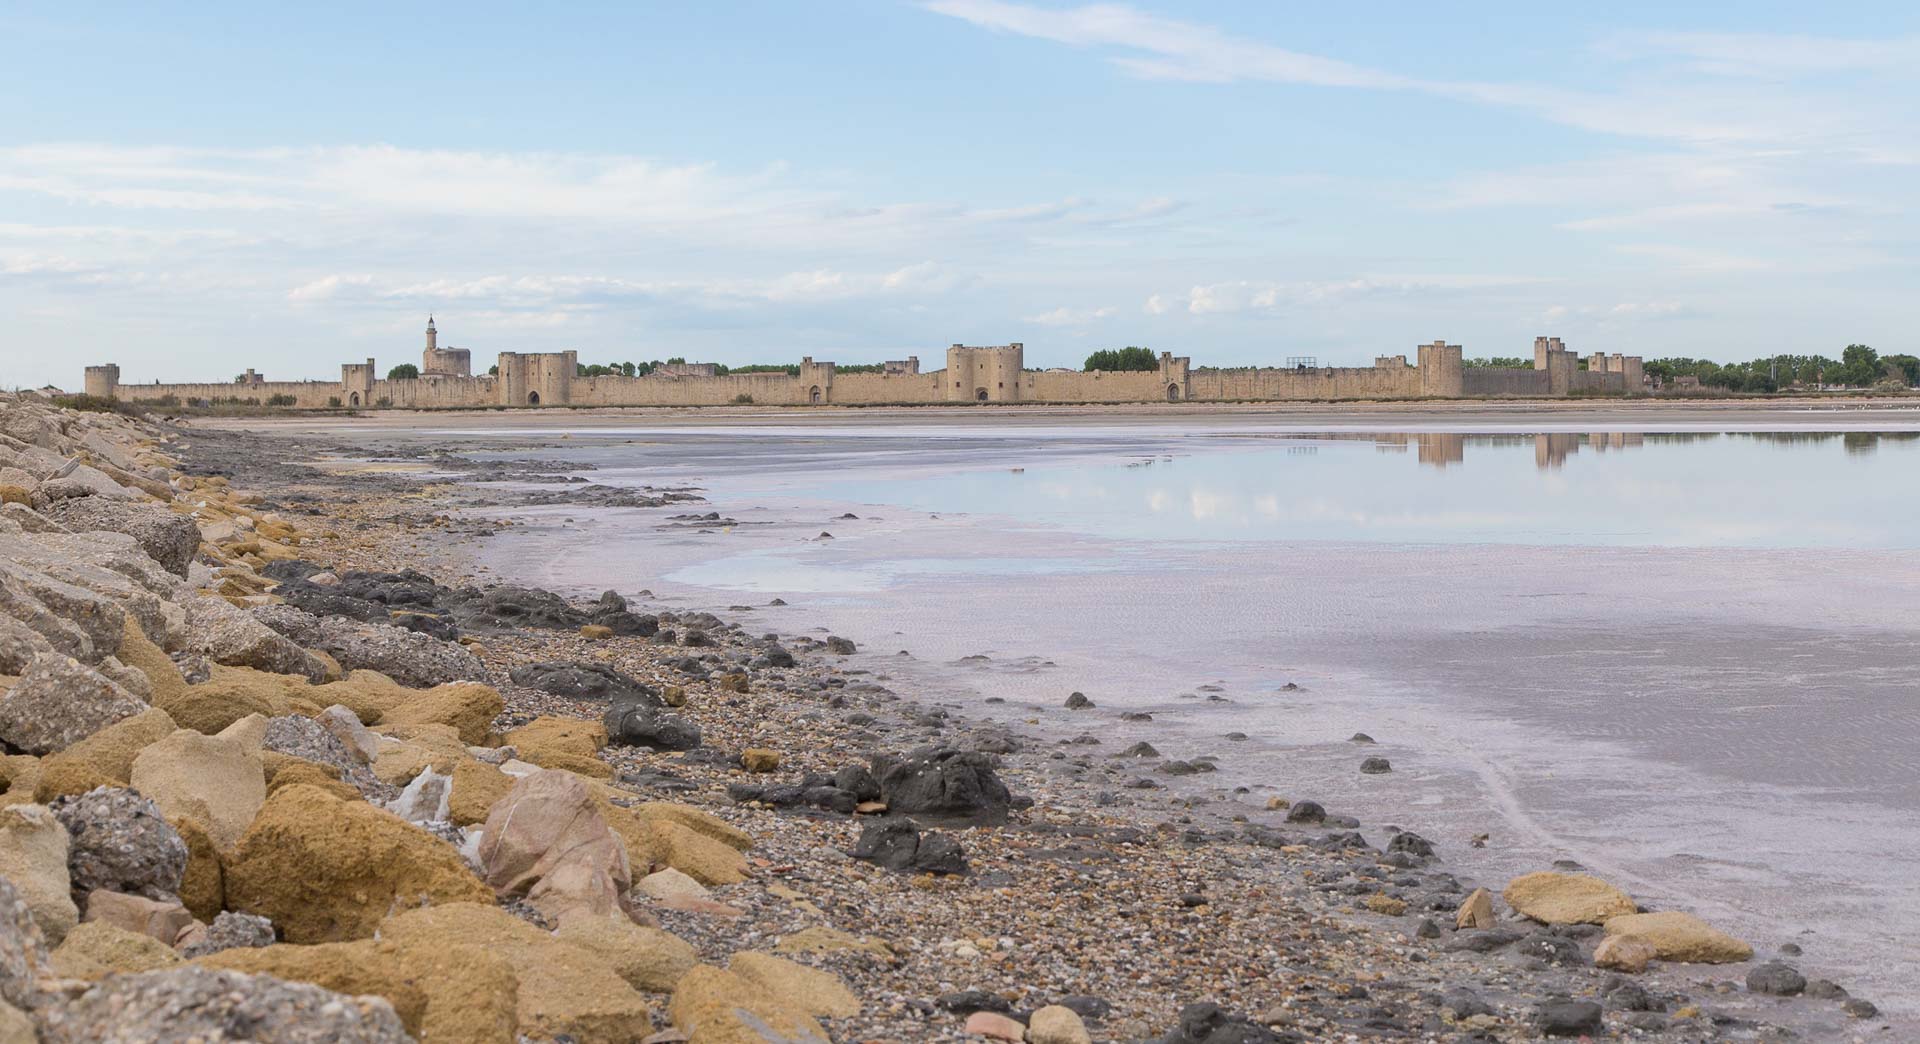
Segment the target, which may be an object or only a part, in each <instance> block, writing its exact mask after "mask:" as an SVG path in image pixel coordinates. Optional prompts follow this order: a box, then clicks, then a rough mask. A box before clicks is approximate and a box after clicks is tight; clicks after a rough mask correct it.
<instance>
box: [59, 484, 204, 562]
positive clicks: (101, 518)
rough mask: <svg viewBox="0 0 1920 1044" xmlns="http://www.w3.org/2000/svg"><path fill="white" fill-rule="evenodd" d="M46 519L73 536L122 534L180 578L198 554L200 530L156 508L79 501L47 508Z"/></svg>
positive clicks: (95, 499) (90, 499)
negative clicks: (89, 532)
mask: <svg viewBox="0 0 1920 1044" xmlns="http://www.w3.org/2000/svg"><path fill="white" fill-rule="evenodd" d="M46 515H47V517H48V518H51V519H53V520H54V521H55V522H58V523H60V524H61V525H63V526H66V527H67V528H68V529H70V530H72V531H74V532H76V533H78V532H81V531H83V530H107V531H110V532H114V533H125V534H127V535H128V536H130V537H132V538H133V539H134V540H135V541H137V542H138V543H139V545H140V549H141V550H142V551H145V552H146V553H147V554H149V555H151V556H152V557H153V560H154V561H156V562H158V563H160V564H161V566H163V567H165V568H166V570H167V571H168V572H170V573H172V574H174V575H175V576H179V577H185V576H186V575H187V564H188V563H189V562H192V561H193V556H194V553H195V552H197V551H199V550H200V527H199V526H198V525H195V524H194V521H193V519H191V518H188V517H187V516H185V515H181V514H176V513H174V512H172V511H169V510H167V509H166V508H164V507H160V506H159V505H157V504H142V503H137V502H133V501H125V500H115V499H111V498H106V497H80V498H77V499H71V500H62V501H59V502H56V503H54V504H50V505H48V507H47V511H46Z"/></svg>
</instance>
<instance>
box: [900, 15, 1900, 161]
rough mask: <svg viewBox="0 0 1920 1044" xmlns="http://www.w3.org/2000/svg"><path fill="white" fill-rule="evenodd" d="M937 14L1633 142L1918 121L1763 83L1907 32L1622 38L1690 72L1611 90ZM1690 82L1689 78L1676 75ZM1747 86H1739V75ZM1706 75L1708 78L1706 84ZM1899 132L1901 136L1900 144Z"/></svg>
mask: <svg viewBox="0 0 1920 1044" xmlns="http://www.w3.org/2000/svg"><path fill="white" fill-rule="evenodd" d="M925 6H926V7H927V9H928V10H931V11H934V12H936V13H939V14H943V15H949V16H951V17H954V18H958V19H961V20H963V21H966V22H968V23H970V24H973V25H976V26H979V27H981V28H983V29H988V30H992V31H995V32H1002V33H1009V34H1013V35H1019V36H1026V37H1031V38H1034V39H1041V40H1049V41H1053V42H1055V43H1060V44H1065V45H1068V46H1072V47H1079V48H1086V49H1100V50H1107V51H1112V52H1115V53H1114V54H1112V55H1110V57H1109V60H1110V61H1111V62H1112V63H1113V64H1114V65H1115V66H1117V67H1118V68H1120V69H1123V70H1125V71H1126V72H1128V73H1129V74H1131V75H1133V76H1135V77H1139V78H1142V79H1163V80H1182V81H1188V82H1195V83H1217V84H1228V83H1240V82H1264V83H1278V84H1302V85H1311V86H1318V87H1345V88H1358V89H1366V90H1383V91H1413V92H1418V93H1422V94H1429V95H1433V96H1436V97H1442V98H1451V99H1454V100H1456V101H1461V102H1466V103H1472V104H1479V105H1492V106H1498V107H1501V108H1509V109H1516V110H1521V111H1526V112H1531V113H1533V114H1535V115H1537V116H1538V117H1540V118H1542V119H1546V120H1550V121H1553V122H1556V123H1561V124H1565V125H1568V126H1573V127H1579V128H1582V129H1585V130H1590V131H1597V132H1601V133H1606V134H1612V135H1618V136H1621V137H1625V138H1641V139H1664V140H1670V141H1682V142H1689V143H1696V144H1700V143H1727V142H1745V143H1750V144H1758V143H1776V144H1777V143H1797V144H1801V145H1806V144H1810V143H1813V142H1828V143H1832V142H1835V141H1839V140H1848V141H1851V142H1852V143H1853V144H1855V145H1857V146H1862V147H1866V146H1870V145H1874V144H1875V143H1877V142H1879V141H1883V140H1886V136H1885V135H1884V134H1879V133H1876V132H1877V131H1884V130H1886V129H1887V127H1886V123H1887V122H1888V121H1892V122H1894V123H1897V124H1899V125H1901V126H1907V127H1911V124H1912V116H1911V114H1910V113H1905V112H1904V111H1902V110H1899V109H1891V110H1889V111H1887V112H1884V113H1872V112H1864V111H1862V109H1861V107H1860V106H1859V105H1857V104H1849V100H1840V99H1833V98H1826V97H1822V96H1819V95H1816V94H1813V93H1810V92H1796V91H1791V90H1786V89H1782V88H1781V87H1780V86H1779V85H1775V84H1770V83H1764V82H1756V80H1755V74H1756V73H1765V74H1769V75H1788V74H1796V73H1818V72H1826V71H1830V70H1833V69H1849V70H1859V69H1877V70H1893V71H1900V72H1905V71H1909V70H1910V69H1911V68H1912V67H1913V65H1914V64H1915V59H1916V56H1920V44H1916V41H1915V40H1913V39H1911V38H1907V39H1901V40H1896V41H1862V40H1844V39H1830V38H1810V37H1787V36H1739V35H1720V36H1715V35H1711V34H1693V35H1689V34H1666V35H1662V36H1640V37H1621V38H1616V39H1615V40H1613V41H1612V42H1611V44H1610V46H1609V47H1607V48H1605V49H1604V53H1606V54H1609V55H1611V56H1614V57H1618V58H1623V59H1629V58H1635V59H1646V58H1661V57H1664V58H1667V59H1668V60H1669V61H1673V60H1675V59H1678V61H1679V67H1678V68H1677V69H1671V70H1670V69H1666V68H1657V69H1655V70H1654V74H1653V75H1642V76H1639V77H1636V78H1633V79H1627V78H1617V79H1616V81H1615V86H1613V87H1612V88H1611V89H1609V90H1604V91H1595V90H1575V89H1571V88H1567V87H1562V86H1559V85H1557V84H1554V83H1550V82H1545V81H1539V82H1508V83H1501V82H1475V81H1456V80H1434V79H1425V78H1421V77H1415V76H1408V75H1404V74H1401V73H1397V72H1393V71H1391V70H1386V69H1376V68H1370V67H1367V66H1363V65H1357V64H1353V63H1350V62H1345V61H1342V60H1340V59H1337V58H1329V57H1325V56H1322V55H1315V54H1307V53H1304V52H1300V51H1294V50H1289V49H1287V48H1284V47H1280V46H1276V45H1274V44H1269V43H1265V42H1262V41H1259V40H1251V39H1247V38H1244V37H1240V36H1235V35H1233V34H1231V33H1228V32H1225V31H1223V30H1221V29H1217V28H1215V27H1212V26H1208V25H1202V24H1199V23H1195V22H1186V21H1180V20H1177V19H1171V18H1162V17H1158V16H1156V15H1151V14H1147V13H1145V12H1142V11H1140V10H1137V9H1135V8H1132V7H1128V6H1125V5H1121V4H1088V5H1084V6H1080V7H1070V8H1043V7H1034V6H1030V5H1026V4H1017V3H1006V2H1002V0H931V2H929V3H927V4H926V5H925ZM1676 73H1677V74H1684V75H1685V76H1687V77H1689V79H1687V80H1684V81H1681V80H1676V78H1675V76H1674V75H1673V74H1676ZM1730 74H1738V75H1737V76H1735V77H1734V79H1736V80H1737V81H1738V82H1734V83H1729V82H1728V80H1729V75H1730ZM1702 77H1706V78H1708V79H1707V80H1706V82H1696V81H1699V80H1700V79H1701V78H1702ZM1895 140H1898V139H1895Z"/></svg>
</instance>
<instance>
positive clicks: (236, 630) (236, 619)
mask: <svg viewBox="0 0 1920 1044" xmlns="http://www.w3.org/2000/svg"><path fill="white" fill-rule="evenodd" d="M187 632H188V639H189V641H190V642H191V644H192V647H193V649H194V651H195V652H198V653H200V654H201V655H203V656H205V657H206V658H207V659H209V660H212V661H213V662H214V663H219V664H225V665H226V666H229V667H251V668H253V669H255V670H258V671H266V672H267V673H269V674H297V675H300V676H302V677H304V678H306V679H307V680H308V681H313V682H322V681H325V680H326V679H327V665H326V664H325V663H324V662H322V661H321V660H320V659H319V658H318V657H316V656H314V655H313V654H312V653H309V652H307V650H305V649H302V648H301V647H300V646H298V645H296V644H294V643H293V642H291V641H289V640H287V639H286V638H285V637H282V636H281V635H280V634H279V633H277V632H276V631H274V630H273V629H272V628H270V627H268V626H267V625H266V624H263V623H261V622H260V621H259V620H256V619H254V618H253V616H252V615H250V614H249V613H247V612H246V611H245V610H243V609H240V608H238V607H236V606H234V605H231V604H229V603H228V602H226V601H225V600H224V599H220V598H214V597H202V598H194V599H191V600H189V601H188V603H187ZM175 717H176V718H177V717H179V715H177V714H176V715H175Z"/></svg>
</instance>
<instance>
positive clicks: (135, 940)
mask: <svg viewBox="0 0 1920 1044" xmlns="http://www.w3.org/2000/svg"><path fill="white" fill-rule="evenodd" d="M50 960H51V963H52V964H53V971H54V974H56V975H58V976H60V977H61V978H63V979H86V980H89V981H93V980H98V979H104V978H106V977H107V976H109V975H113V974H115V973H118V972H145V971H154V970H156V969H159V968H171V967H173V966H174V965H176V964H179V963H180V955H179V954H177V953H175V952H174V950H173V947H171V946H169V945H167V944H166V943H163V942H161V941H160V940H158V939H155V938H154V937H153V936H151V935H148V934H146V933H145V932H135V931H129V930H127V929H125V928H122V927H120V926H119V925H117V924H110V923H108V922H106V921H89V922H87V923H85V924H82V925H78V926H76V927H75V928H74V929H73V931H70V932H68V933H67V937H66V938H65V939H64V940H62V941H61V943H60V945H59V946H57V947H55V948H54V951H53V954H52V956H51V958H50Z"/></svg>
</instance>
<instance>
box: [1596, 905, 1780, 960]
mask: <svg viewBox="0 0 1920 1044" xmlns="http://www.w3.org/2000/svg"><path fill="white" fill-rule="evenodd" d="M1606 934H1607V935H1608V936H1610V937H1611V936H1627V935H1630V936H1635V937H1637V938H1640V939H1643V940H1645V941H1647V942H1649V943H1651V944H1652V945H1653V950H1654V954H1655V955H1656V956H1658V957H1659V958H1660V959H1661V960H1663V961H1681V962H1690V963H1694V964H1734V963H1737V962H1740V961H1745V960H1750V959H1752V957H1753V947H1751V946H1748V945H1747V944H1746V943H1743V942H1741V941H1740V940H1738V939H1736V938H1734V937H1733V936H1731V935H1728V934H1727V933H1725V932H1722V931H1720V930H1718V929H1716V928H1714V927H1712V926H1711V925H1709V924H1707V922H1705V921H1702V920H1701V919H1700V918H1698V917H1695V916H1693V915H1692V914H1687V913H1680V912H1678V911H1673V910H1669V911H1663V912H1661V913H1644V914H1625V915H1623V916H1620V917H1615V918H1612V919H1611V920H1609V921H1607V925H1606Z"/></svg>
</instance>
